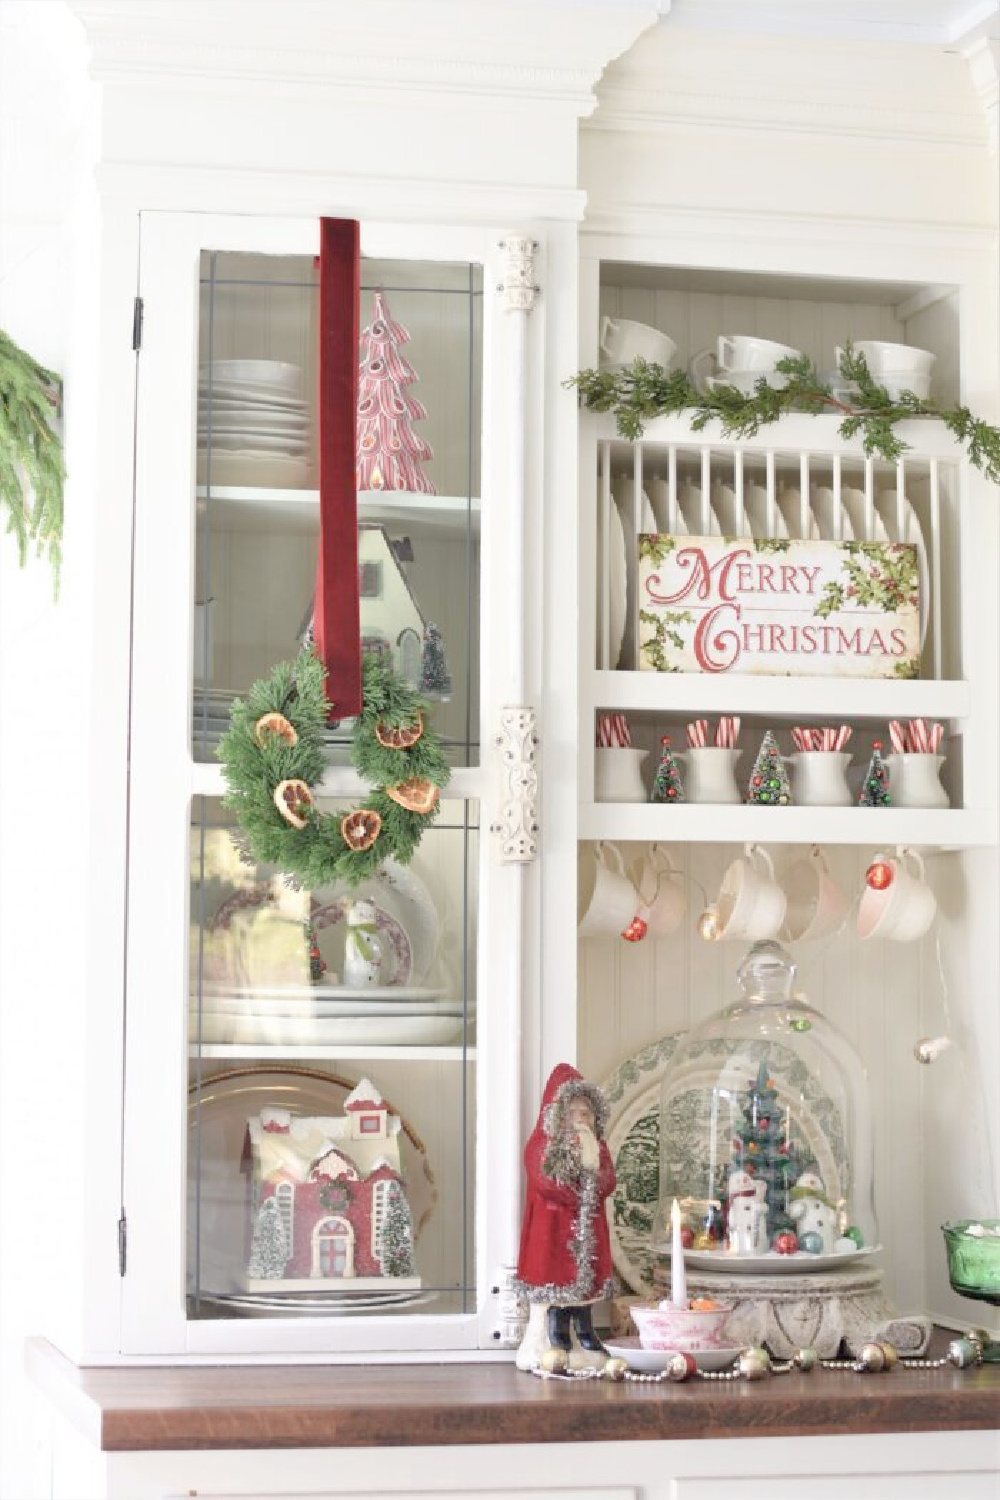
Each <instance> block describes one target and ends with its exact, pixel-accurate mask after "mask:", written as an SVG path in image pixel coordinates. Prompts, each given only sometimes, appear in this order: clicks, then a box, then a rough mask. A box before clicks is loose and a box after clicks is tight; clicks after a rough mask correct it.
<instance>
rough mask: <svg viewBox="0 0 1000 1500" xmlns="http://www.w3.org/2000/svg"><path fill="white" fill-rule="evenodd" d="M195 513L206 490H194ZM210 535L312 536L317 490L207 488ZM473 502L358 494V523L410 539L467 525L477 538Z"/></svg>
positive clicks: (457, 533) (458, 532)
mask: <svg viewBox="0 0 1000 1500" xmlns="http://www.w3.org/2000/svg"><path fill="white" fill-rule="evenodd" d="M195 493H196V495H197V498H198V506H199V510H201V509H202V508H203V507H204V505H205V503H206V501H207V499H208V490H207V488H206V487H205V485H199V486H198V488H197V490H196V492H195ZM211 501H212V510H211V520H212V529H213V530H219V531H240V532H253V531H261V532H268V531H274V530H282V531H287V530H301V531H313V530H315V528H316V527H317V526H318V525H319V490H300V489H276V488H265V487H260V488H257V487H254V486H250V485H213V486H212V491H211ZM479 506H480V502H479V497H478V495H474V496H472V498H471V499H469V498H467V497H466V496H465V495H420V494H409V493H407V494H403V493H401V492H400V491H398V490H388V491H386V490H362V491H361V492H360V493H359V495H358V520H359V521H372V522H380V523H381V524H383V525H385V526H388V527H390V528H391V529H392V530H393V531H399V532H403V533H409V534H411V535H413V536H424V537H427V536H439V537H451V538H456V537H462V536H464V535H465V531H466V527H467V525H468V524H469V523H470V522H471V526H472V531H473V534H474V535H476V536H478V534H479Z"/></svg>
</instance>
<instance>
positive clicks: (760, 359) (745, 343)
mask: <svg viewBox="0 0 1000 1500" xmlns="http://www.w3.org/2000/svg"><path fill="white" fill-rule="evenodd" d="M801 357H802V355H801V351H800V350H799V349H793V348H792V346H791V345H790V344H776V343H775V342H774V340H773V339H759V338H755V337H751V336H750V335H749V334H742V333H737V334H733V335H729V334H722V335H720V337H719V339H718V341H717V343H716V346H715V358H716V362H717V364H718V366H719V369H720V370H732V371H736V370H739V371H741V372H744V373H747V372H750V371H752V372H753V373H754V374H759V375H765V374H769V373H770V372H771V371H772V370H776V369H777V367H778V360H779V359H801Z"/></svg>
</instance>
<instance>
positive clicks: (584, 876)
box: [577, 842, 639, 937]
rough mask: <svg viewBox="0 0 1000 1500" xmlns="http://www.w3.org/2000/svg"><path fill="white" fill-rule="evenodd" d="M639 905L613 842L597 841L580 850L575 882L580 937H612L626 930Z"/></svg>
mask: <svg viewBox="0 0 1000 1500" xmlns="http://www.w3.org/2000/svg"><path fill="white" fill-rule="evenodd" d="M638 907H639V892H638V891H637V890H636V888H635V886H634V885H633V884H632V882H631V880H629V878H628V876H627V875H626V873H625V861H624V860H623V859H622V855H621V850H620V849H619V848H618V846H617V845H616V844H607V843H601V842H598V843H596V844H595V845H594V847H593V849H591V850H589V851H586V850H585V851H583V852H582V853H581V856H580V866H579V874H578V885H577V918H578V921H577V931H578V932H579V934H580V936H581V937H612V936H618V934H619V933H622V932H624V931H625V928H626V927H627V926H628V925H629V923H630V922H631V920H632V918H633V917H634V916H635V914H636V911H637V910H638Z"/></svg>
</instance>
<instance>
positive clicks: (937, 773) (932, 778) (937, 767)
mask: <svg viewBox="0 0 1000 1500" xmlns="http://www.w3.org/2000/svg"><path fill="white" fill-rule="evenodd" d="M885 764H886V768H887V769H888V772H889V795H890V796H891V798H892V801H893V804H894V806H896V807H950V806H951V803H950V802H949V801H948V793H947V792H946V791H945V789H944V787H943V786H942V785H941V767H942V766H943V765H944V756H943V755H928V754H923V753H910V752H907V753H906V754H904V755H887V756H886V757H885Z"/></svg>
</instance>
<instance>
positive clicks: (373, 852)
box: [216, 651, 450, 889]
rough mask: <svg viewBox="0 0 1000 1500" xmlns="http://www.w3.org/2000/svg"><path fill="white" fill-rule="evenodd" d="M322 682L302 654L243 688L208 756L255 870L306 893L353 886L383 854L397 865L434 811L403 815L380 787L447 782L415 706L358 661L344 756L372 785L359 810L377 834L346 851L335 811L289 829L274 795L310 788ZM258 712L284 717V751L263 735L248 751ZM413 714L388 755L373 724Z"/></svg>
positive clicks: (397, 685) (375, 666)
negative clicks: (219, 773) (293, 787)
mask: <svg viewBox="0 0 1000 1500" xmlns="http://www.w3.org/2000/svg"><path fill="white" fill-rule="evenodd" d="M325 678H326V672H325V669H324V667H323V664H322V662H321V661H320V660H319V658H318V657H317V656H316V655H315V654H314V653H313V652H312V651H304V652H303V653H302V654H301V655H300V656H299V657H298V659H297V660H296V661H294V662H287V661H285V662H279V663H278V665H277V666H276V667H275V668H274V669H273V670H272V672H271V673H270V674H269V675H268V676H267V677H263V678H260V679H259V680H258V681H256V682H255V683H254V684H253V686H252V687H251V689H250V691H249V693H248V694H247V697H246V699H245V700H244V699H241V698H238V699H237V700H236V701H235V702H234V703H233V705H232V708H231V710H230V716H229V729H228V730H227V731H226V734H225V735H224V736H223V738H222V740H221V742H220V744H219V747H218V750H217V751H216V754H217V755H218V758H219V759H220V760H221V761H222V762H223V766H224V774H225V778H226V784H227V786H228V788H229V790H228V791H227V793H226V796H225V797H224V799H223V803H224V806H226V807H228V808H231V809H232V810H233V812H235V813H236V816H237V818H238V820H239V824H240V827H241V829H242V831H243V835H244V839H245V843H246V847H247V850H248V853H249V854H250V855H252V857H253V858H254V859H255V860H257V861H258V862H259V863H261V864H273V865H277V866H278V867H279V869H281V870H283V871H285V872H287V873H288V874H289V875H291V876H294V877H295V879H296V880H297V881H298V882H299V883H300V884H301V885H302V886H304V887H306V888H308V889H314V888H316V887H319V886H323V885H328V884H330V883H332V882H334V881H338V880H342V881H344V882H345V883H346V884H348V885H350V886H357V885H359V884H360V883H361V881H363V880H366V879H368V878H369V877H370V876H372V875H374V873H375V871H376V870H377V869H378V867H379V866H380V865H381V864H382V863H383V862H384V861H385V860H386V859H388V858H389V857H390V856H392V857H394V858H395V859H396V860H398V861H399V863H400V864H407V863H408V862H409V860H411V859H412V858H413V854H414V851H415V850H416V847H417V845H418V844H419V843H420V840H421V837H422V836H423V834H424V831H425V830H426V828H427V827H428V825H429V824H430V823H431V822H432V821H433V819H434V818H435V817H436V816H437V811H438V807H439V805H440V804H436V805H435V807H434V808H433V809H432V810H431V812H429V813H417V812H411V811H410V810H409V809H408V808H405V807H400V805H399V803H398V802H395V801H394V800H393V799H392V798H391V797H389V796H388V795H387V793H386V791H385V788H386V787H395V786H398V785H399V784H400V782H403V781H407V780H409V779H410V778H411V777H421V778H423V779H425V780H427V781H430V782H433V784H434V785H435V786H436V787H438V788H441V787H444V786H446V785H447V783H448V779H449V776H450V771H449V768H448V765H447V762H446V761H445V758H444V754H443V752H442V749H441V742H440V740H439V739H438V737H437V735H436V734H435V733H434V732H433V730H431V729H430V727H429V725H428V724H427V719H426V711H427V704H426V702H425V700H424V699H423V698H421V697H420V695H419V694H418V693H416V692H414V690H413V689H412V688H411V687H409V686H408V685H407V684H406V683H405V682H403V681H402V680H401V679H400V678H399V677H397V676H396V675H395V673H394V672H393V671H392V669H391V668H390V667H387V666H386V665H385V664H384V663H383V662H381V661H380V660H379V659H378V657H376V656H366V657H365V659H364V666H363V686H362V710H361V713H360V714H359V715H358V717H357V719H356V720H355V725H354V736H353V740H352V744H351V759H352V761H353V762H354V765H355V766H356V767H357V769H358V771H359V773H360V774H361V775H362V776H363V777H364V778H365V780H366V781H368V782H370V783H371V785H372V790H371V792H370V793H369V794H368V795H367V796H366V797H365V800H364V803H363V806H364V807H366V808H371V809H372V810H373V811H374V812H377V813H378V814H379V816H380V818H381V819H382V827H381V829H380V832H379V836H378V838H377V839H376V840H375V843H374V844H373V845H372V846H371V848H370V849H360V850H358V849H352V848H351V847H350V845H349V844H347V843H346V842H345V840H344V836H343V834H342V833H341V831H340V824H341V819H342V818H343V816H344V811H343V809H341V810H339V811H338V812H336V813H335V814H326V813H321V812H320V811H319V810H318V809H313V812H312V815H311V816H310V818H309V820H308V822H307V823H306V826H305V828H293V827H292V826H291V824H290V823H288V822H286V820H285V819H284V818H283V817H282V815H281V813H280V812H279V811H278V809H277V807H276V806H275V802H274V789H275V787H276V786H277V785H278V783H279V782H280V781H285V780H301V781H304V782H306V783H307V785H308V786H309V787H310V788H314V787H315V785H316V783H317V782H319V781H320V780H321V779H322V776H323V772H324V770H325V768H326V755H325V752H324V745H323V734H324V728H325V725H326V722H327V718H328V716H329V711H330V708H329V704H328V703H327V700H326V694H325V692H324V682H325ZM267 713H280V714H283V715H284V716H285V718H286V719H287V720H288V722H289V723H290V724H291V726H292V728H293V729H294V730H295V732H296V735H297V737H298V738H297V740H296V743H295V744H294V745H289V744H287V743H286V742H285V741H284V740H282V739H281V738H280V737H279V736H277V735H265V736H264V742H263V744H258V742H257V738H256V735H255V733H254V728H255V725H256V724H257V721H258V720H259V719H260V718H262V717H263V715H264V714H267ZM418 713H420V714H423V715H424V730H423V734H422V735H421V737H420V739H418V740H417V742H416V744H415V745H413V746H412V747H410V748H409V749H406V750H396V749H386V748H384V747H383V746H381V745H380V744H379V743H378V741H377V739H376V738H375V728H376V725H377V724H380V723H381V724H384V725H388V726H390V727H392V728H399V727H402V726H404V725H409V724H412V723H414V722H415V720H416V717H417V714H418Z"/></svg>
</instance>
